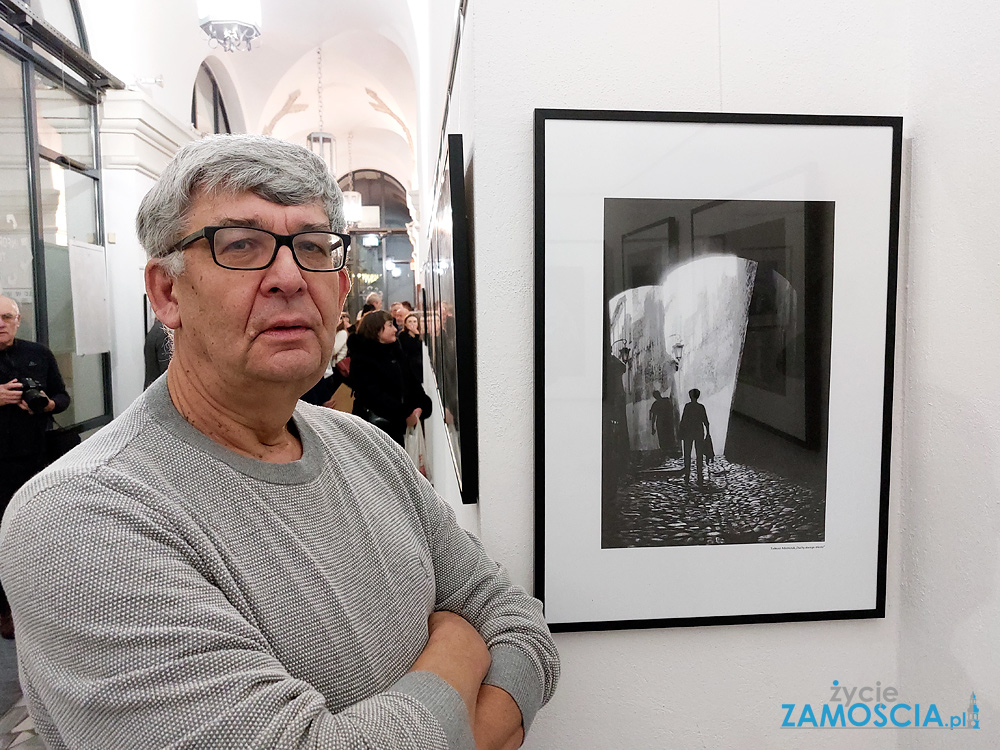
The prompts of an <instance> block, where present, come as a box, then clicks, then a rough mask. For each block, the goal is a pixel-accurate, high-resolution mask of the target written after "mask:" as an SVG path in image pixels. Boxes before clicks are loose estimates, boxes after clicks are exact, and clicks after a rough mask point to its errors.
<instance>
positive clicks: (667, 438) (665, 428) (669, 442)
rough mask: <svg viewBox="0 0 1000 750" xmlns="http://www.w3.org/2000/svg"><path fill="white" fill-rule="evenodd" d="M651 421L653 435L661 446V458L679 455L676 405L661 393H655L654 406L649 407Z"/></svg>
mask: <svg viewBox="0 0 1000 750" xmlns="http://www.w3.org/2000/svg"><path fill="white" fill-rule="evenodd" d="M649 421H650V422H652V425H653V426H652V430H653V434H654V435H656V439H657V441H658V442H659V444H660V453H661V456H660V457H661V458H666V457H667V456H669V455H673V454H676V453H677V435H676V432H675V425H676V421H677V420H676V419H675V417H674V404H673V401H671V399H669V398H664V397H663V396H661V395H660V392H659V391H653V404H652V405H651V406H650V407H649Z"/></svg>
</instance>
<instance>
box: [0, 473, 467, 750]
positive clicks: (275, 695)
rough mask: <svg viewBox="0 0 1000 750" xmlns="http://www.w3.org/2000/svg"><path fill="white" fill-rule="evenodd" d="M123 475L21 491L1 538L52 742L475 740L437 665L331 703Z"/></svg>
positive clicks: (463, 746)
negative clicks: (121, 483)
mask: <svg viewBox="0 0 1000 750" xmlns="http://www.w3.org/2000/svg"><path fill="white" fill-rule="evenodd" d="M111 484H112V483H111V482H110V481H107V482H106V483H104V482H102V481H98V479H96V478H94V477H93V476H90V477H86V478H82V477H76V478H74V479H72V480H70V481H69V482H64V483H62V484H59V485H55V487H50V488H48V489H45V490H42V491H41V492H40V493H37V494H35V495H34V496H33V497H31V498H30V500H28V499H27V498H26V497H25V493H22V494H21V495H20V496H19V497H18V498H16V499H15V502H14V505H12V507H11V509H10V511H9V512H8V514H7V516H6V518H5V520H4V526H3V531H2V537H0V576H2V580H3V586H4V589H5V590H6V592H7V594H8V597H9V599H10V602H11V605H12V607H13V610H14V615H15V622H16V627H17V637H18V659H19V666H20V673H21V679H22V682H23V683H24V685H25V693H26V695H27V697H28V701H29V706H30V708H31V711H32V715H33V716H34V718H35V721H36V725H37V726H38V729H39V732H40V733H41V734H42V736H43V737H44V738H45V739H46V741H47V743H48V745H49V746H50V747H53V748H69V747H71V748H83V749H85V748H94V749H95V750H98V749H99V750H106V749H107V748H116V749H121V750H126V749H129V748H135V749H136V750H140V749H141V750H149V749H150V748H161V747H167V746H169V747H176V748H192V749H194V748H199V749H204V748H219V749H221V748H227V749H228V748H260V749H261V750H263V749H265V748H266V749H268V750H270V749H272V748H296V749H297V750H308V749H312V750H320V749H321V748H322V749H323V750H369V749H371V748H400V749H411V750H428V749H435V750H471V749H472V748H473V746H474V743H473V739H472V736H471V730H470V729H469V727H468V718H467V714H466V709H465V706H464V704H463V703H462V700H461V698H460V697H459V695H458V693H457V692H455V691H454V690H453V689H452V688H451V687H450V686H449V685H448V684H447V683H445V682H444V681H443V680H441V679H440V678H438V677H436V676H435V675H432V674H429V673H424V672H420V673H411V674H406V675H404V676H403V677H402V678H401V679H400V680H399V681H398V682H396V683H395V684H394V685H391V686H390V687H389V688H388V689H387V690H385V691H384V692H381V693H378V694H375V695H371V696H369V697H366V698H364V699H362V700H359V701H358V702H356V703H354V704H353V705H350V706H349V707H347V708H346V709H344V710H341V711H339V712H337V713H334V712H331V711H330V710H329V709H328V708H327V706H326V704H325V701H324V697H323V695H322V694H320V693H319V692H318V691H317V690H316V689H315V688H313V687H312V686H311V685H309V684H308V683H306V682H305V681H303V680H301V679H296V678H295V676H294V675H293V674H290V673H289V671H288V670H287V669H286V668H285V667H284V666H283V665H282V663H280V662H279V661H278V659H277V658H276V657H275V655H274V654H273V652H272V651H271V649H270V648H269V647H268V644H267V641H266V639H265V638H264V636H263V635H262V633H261V632H260V630H259V629H258V627H257V626H256V625H255V623H254V622H253V621H252V620H253V618H252V617H247V616H245V615H244V614H241V612H240V611H239V610H238V609H237V607H236V606H234V604H233V603H232V602H230V601H229V600H228V599H227V598H226V596H224V595H223V593H222V590H221V589H220V588H219V587H218V586H217V585H214V584H213V580H212V572H211V571H212V569H211V568H210V567H206V565H205V564H204V561H202V560H200V559H199V555H198V553H197V552H196V551H195V550H194V549H193V548H192V547H191V546H190V545H189V543H188V542H187V541H186V538H185V537H184V536H182V535H181V533H180V532H179V531H178V530H177V529H178V527H177V524H175V523H172V522H171V519H166V518H164V517H163V516H162V515H161V514H160V512H159V511H156V510H154V509H152V508H151V507H148V506H146V505H144V504H143V503H142V502H141V501H139V500H137V499H136V498H135V496H134V493H131V492H127V491H125V489H124V488H118V489H113V488H112V486H111ZM349 678H350V675H344V679H345V681H348V680H349Z"/></svg>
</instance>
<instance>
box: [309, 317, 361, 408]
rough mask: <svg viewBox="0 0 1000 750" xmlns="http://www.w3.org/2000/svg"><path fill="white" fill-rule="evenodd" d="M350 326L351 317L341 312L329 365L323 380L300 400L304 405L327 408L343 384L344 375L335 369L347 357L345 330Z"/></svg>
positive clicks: (346, 334)
mask: <svg viewBox="0 0 1000 750" xmlns="http://www.w3.org/2000/svg"><path fill="white" fill-rule="evenodd" d="M350 324H351V316H350V315H348V314H347V313H345V312H342V313H341V314H340V320H339V321H338V322H337V333H336V335H335V336H334V338H333V355H332V356H331V358H330V363H329V364H328V365H327V366H326V372H324V373H323V379H322V380H320V381H319V382H318V383H317V384H316V385H314V386H313V387H312V388H310V389H309V390H308V391H306V392H305V394H303V396H302V400H303V401H305V402H306V403H308V404H316V405H317V406H329V405H330V403H329V402H330V400H331V399H332V398H333V394H334V393H336V392H337V389H338V388H340V386H341V384H342V383H343V382H344V379H345V378H344V374H343V373H342V372H340V371H339V370H338V369H337V363H338V362H340V361H341V360H342V359H344V358H345V357H346V356H347V337H348V336H349V335H350V334H348V332H347V328H348V326H350Z"/></svg>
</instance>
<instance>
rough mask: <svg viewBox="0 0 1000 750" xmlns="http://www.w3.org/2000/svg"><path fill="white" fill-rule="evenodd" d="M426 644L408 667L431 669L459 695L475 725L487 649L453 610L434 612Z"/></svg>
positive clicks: (488, 659)
mask: <svg viewBox="0 0 1000 750" xmlns="http://www.w3.org/2000/svg"><path fill="white" fill-rule="evenodd" d="M427 631H428V638H427V645H426V646H425V647H424V651H423V653H422V654H420V656H419V657H417V660H416V661H415V662H414V663H413V666H412V667H411V668H410V671H411V672H433V673H434V674H436V675H437V676H438V677H440V678H441V679H442V680H444V681H445V682H447V683H448V684H449V685H451V686H452V687H453V688H455V690H456V691H458V694H459V695H460V696H461V697H462V700H463V701H464V702H465V706H466V708H467V709H468V711H469V724H470V725H472V726H475V716H476V701H477V699H478V697H479V689H480V687H481V686H482V684H483V678H484V677H486V673H487V672H488V671H489V669H490V652H489V651H488V650H487V648H486V644H485V643H484V642H483V639H482V636H480V635H479V632H478V631H477V630H476V629H475V628H474V627H472V626H471V625H470V624H469V623H468V622H466V621H465V620H464V619H462V618H461V617H459V616H458V615H456V614H454V613H453V612H435V613H433V614H432V615H431V616H430V618H429V619H428V621H427Z"/></svg>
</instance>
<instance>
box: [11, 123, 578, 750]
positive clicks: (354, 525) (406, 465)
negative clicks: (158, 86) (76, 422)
mask: <svg viewBox="0 0 1000 750" xmlns="http://www.w3.org/2000/svg"><path fill="white" fill-rule="evenodd" d="M343 227H344V220H343V214H342V199H341V196H340V192H339V190H338V189H337V187H336V183H334V181H333V180H332V178H331V176H330V174H329V173H328V172H327V170H326V168H325V166H324V165H323V163H322V161H320V160H319V159H318V158H317V157H315V156H314V155H312V154H310V153H309V152H308V151H306V150H305V149H303V148H301V147H299V146H293V145H291V144H288V143H284V142H281V141H277V140H274V139H269V138H263V137H257V136H220V137H214V138H206V139H203V140H201V141H198V142H196V143H194V144H191V145H189V146H187V147H185V148H184V149H182V150H181V151H180V152H179V153H178V155H177V156H176V157H175V159H174V160H173V161H172V162H171V164H170V165H169V166H168V167H167V169H166V170H165V171H164V173H163V175H162V177H161V179H160V181H159V182H158V184H157V185H156V186H155V187H154V188H153V190H152V191H151V192H150V193H149V195H147V196H146V198H145V199H144V200H143V203H142V206H141V207H140V211H139V217H138V230H139V237H140V240H141V241H142V243H143V245H144V247H145V248H146V250H147V252H148V253H149V255H150V261H149V263H148V265H147V267H146V288H147V293H148V295H149V299H150V302H151V304H152V306H153V309H154V310H155V312H156V315H157V317H158V318H159V319H160V320H162V321H163V322H164V324H166V325H167V326H168V327H169V328H171V329H172V330H173V332H174V354H173V359H172V360H171V362H170V365H169V368H168V370H167V376H166V378H161V379H159V380H158V381H157V382H156V383H154V384H153V385H152V386H151V387H150V388H149V389H148V390H147V391H146V392H145V393H144V394H143V395H142V396H141V397H140V398H139V399H138V400H137V401H136V402H135V403H134V404H133V405H132V406H131V407H130V408H129V409H128V410H127V411H126V412H125V413H124V414H122V415H121V416H120V417H119V418H118V419H116V420H115V421H114V422H113V423H112V424H111V425H109V426H108V427H107V428H105V429H104V430H102V431H101V432H100V433H99V434H98V435H96V436H94V437H93V438H91V439H90V440H88V441H87V442H86V443H84V445H83V446H81V448H80V449H78V450H77V451H75V452H74V453H71V454H70V455H69V456H67V457H66V458H64V459H63V460H62V461H61V462H60V463H59V464H57V465H56V467H54V468H53V470H52V471H50V472H45V473H43V474H42V475H40V476H39V477H37V478H36V479H35V480H33V481H32V482H31V483H30V484H29V485H28V486H27V487H25V489H24V490H23V491H22V492H21V493H19V494H18V495H17V497H16V498H15V501H14V503H12V505H11V507H10V509H9V510H8V513H7V515H6V517H5V518H4V523H3V529H2V532H0V575H2V578H3V582H4V585H5V586H8V587H9V593H10V597H11V601H12V603H13V608H14V618H15V622H16V624H17V627H18V629H19V648H18V657H19V660H20V674H21V680H22V683H23V685H24V688H25V695H26V696H27V698H28V703H29V708H30V710H31V713H32V715H33V716H34V718H35V722H36V726H37V727H38V729H39V732H40V733H41V734H42V735H43V737H44V738H45V740H46V741H47V743H48V745H49V746H50V747H52V748H115V750H120V749H121V748H142V749H144V750H145V749H147V748H159V747H167V746H169V747H188V748H219V749H223V748H225V749H226V750H230V749H235V748H317V749H319V748H413V750H426V749H427V748H442V749H444V748H449V749H453V748H473V747H476V748H478V749H479V750H481V749H482V748H515V747H517V746H518V745H519V744H520V742H521V740H522V737H523V731H524V730H526V729H527V728H528V727H529V725H530V723H531V720H532V718H533V717H534V715H535V712H536V711H537V710H538V708H539V707H540V706H542V705H543V704H544V703H545V702H546V701H547V700H548V698H549V697H550V696H551V694H552V691H553V690H554V687H555V682H556V679H557V676H558V668H559V667H558V656H557V654H556V651H555V648H554V646H553V643H552V640H551V636H550V635H549V632H548V629H547V627H546V626H545V623H544V621H543V619H542V616H541V608H540V606H539V603H538V602H537V600H534V599H532V598H531V597H529V596H528V595H526V594H525V593H524V591H523V590H521V589H520V588H518V587H517V586H514V585H513V584H512V583H511V582H510V580H509V579H508V577H507V575H506V574H505V573H504V571H503V569H502V568H500V567H499V566H498V565H497V564H496V563H494V562H493V561H492V560H490V559H489V558H488V557H487V556H486V554H485V553H484V551H483V549H482V547H481V545H480V544H479V543H478V542H477V541H476V540H475V539H474V538H473V537H471V536H470V535H468V534H467V533H466V532H464V531H463V530H462V529H461V528H460V527H458V526H457V525H456V523H455V518H454V515H453V513H452V512H451V510H450V508H449V506H448V505H447V504H446V503H444V502H443V501H442V500H441V499H440V498H439V497H437V496H436V495H435V493H434V491H433V490H432V489H431V487H430V486H429V485H428V484H427V483H426V482H425V481H424V480H423V479H422V478H421V477H420V476H419V475H418V474H417V473H416V472H415V470H414V469H413V466H412V464H411V463H410V462H409V459H408V457H407V456H406V454H405V453H404V452H403V451H402V449H400V448H399V447H398V446H396V445H395V444H394V443H393V442H392V441H391V440H390V439H389V438H388V437H387V436H385V435H384V434H383V433H381V432H380V431H378V430H376V429H374V428H372V427H371V426H369V425H367V424H365V423H363V422H361V421H360V420H358V419H355V418H353V417H351V416H349V415H345V414H340V413H337V412H333V411H331V410H329V409H323V408H322V407H313V406H310V405H308V404H305V403H302V402H299V401H298V398H299V396H300V395H301V394H302V393H303V392H305V391H306V390H307V389H308V388H309V387H310V386H312V385H313V384H314V383H316V382H317V380H318V379H319V377H320V376H321V375H322V373H323V370H324V368H325V367H326V365H327V363H328V362H329V361H330V355H331V350H332V346H333V339H334V334H335V330H336V327H337V321H338V319H339V315H340V310H341V307H342V305H343V303H344V300H345V298H346V296H347V293H348V290H349V277H348V275H347V272H346V271H345V270H344V264H345V261H346V253H347V246H348V242H349V237H348V236H347V235H344V234H341V232H342V231H343Z"/></svg>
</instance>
